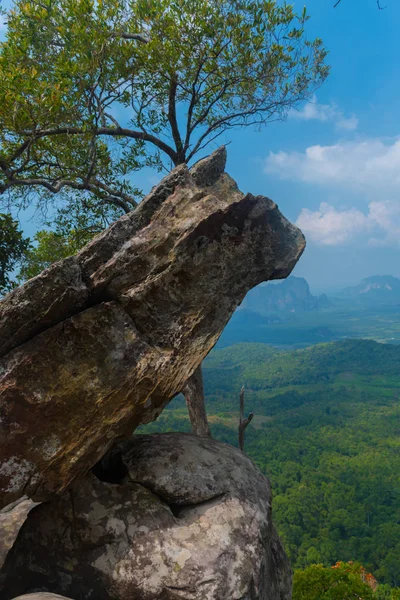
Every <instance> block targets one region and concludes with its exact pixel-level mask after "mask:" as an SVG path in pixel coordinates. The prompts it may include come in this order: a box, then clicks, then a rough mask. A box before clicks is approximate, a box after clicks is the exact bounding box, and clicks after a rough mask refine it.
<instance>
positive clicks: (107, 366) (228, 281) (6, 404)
mask: <svg viewBox="0 0 400 600" xmlns="http://www.w3.org/2000/svg"><path fill="white" fill-rule="evenodd" d="M225 159H226V153H225V150H224V149H221V150H219V151H217V152H216V153H214V154H213V155H211V157H209V158H207V159H204V160H202V161H200V162H199V163H198V164H197V165H195V167H194V168H193V169H192V171H191V172H189V170H188V169H187V167H186V166H180V167H177V168H176V169H174V171H172V172H171V173H170V174H169V175H168V176H167V178H165V179H164V180H163V181H162V182H161V183H160V185H159V186H157V187H156V188H154V189H153V190H152V192H151V193H150V194H149V196H148V197H147V198H146V199H145V200H144V201H143V202H142V203H141V204H140V206H139V208H138V209H137V210H136V211H134V212H133V213H131V214H129V215H126V216H124V217H122V218H121V219H119V221H117V222H116V223H114V224H113V225H112V226H111V227H110V228H109V229H108V230H107V231H105V232H104V233H102V234H101V235H99V236H98V237H97V238H95V239H94V240H93V241H92V242H91V243H90V244H89V245H88V246H87V247H86V248H84V249H83V250H82V251H81V252H80V253H79V254H78V255H77V256H74V257H71V258H68V259H66V260H64V261H62V262H59V263H57V264H55V265H53V266H52V267H50V268H49V269H47V270H45V271H44V272H43V273H42V274H41V275H39V276H38V277H35V278H34V279H32V280H30V281H28V282H27V283H26V284H25V285H24V286H22V287H21V288H18V289H17V290H15V291H13V292H12V293H11V294H9V295H8V296H7V297H6V298H5V299H4V300H3V301H2V302H0V340H1V342H0V343H1V350H0V354H1V353H3V357H2V358H1V359H0V508H1V507H2V506H5V505H7V504H9V503H11V502H13V501H14V500H16V499H18V498H20V497H21V496H22V495H23V494H26V495H27V496H29V497H30V498H32V499H34V500H35V501H43V500H46V499H49V498H50V497H51V496H52V495H53V494H54V493H59V492H61V491H62V490H63V489H65V488H66V487H67V486H68V485H69V484H70V483H71V482H72V481H73V480H74V479H75V478H76V477H78V476H81V475H83V474H84V473H85V472H87V470H88V469H89V468H90V467H91V466H93V465H94V464H95V463H96V462H97V461H98V460H99V459H100V458H101V456H103V455H104V453H105V452H106V451H107V450H108V448H110V447H111V445H112V444H113V443H114V441H115V440H116V439H118V438H121V437H124V436H127V435H128V434H130V433H131V432H132V431H133V430H134V429H135V427H136V426H137V425H139V424H141V423H146V422H149V421H151V420H154V419H155V418H156V417H157V415H158V414H159V413H160V412H161V411H162V409H163V408H164V407H165V405H166V404H167V403H168V401H169V400H170V399H171V398H172V397H173V396H174V395H175V394H177V393H178V392H179V391H180V390H181V389H182V387H183V385H184V383H185V381H186V380H187V379H188V378H189V377H190V376H191V375H192V373H193V372H194V371H195V370H196V369H197V367H198V366H199V365H200V364H201V362H202V360H203V359H204V357H205V356H206V355H207V354H208V352H209V351H210V350H211V348H212V347H213V346H214V344H215V343H216V341H217V340H218V338H219V336H220V334H221V332H222V330H223V329H224V327H225V325H226V323H227V321H228V320H229V318H230V316H231V315H232V313H233V312H234V310H235V309H236V307H237V306H238V305H239V304H240V302H241V301H242V300H243V298H244V296H245V294H246V292H247V291H248V290H249V289H250V288H252V287H254V286H255V285H257V284H259V283H260V282H262V281H265V280H269V279H276V278H282V277H286V276H287V275H289V273H290V272H291V270H292V269H293V267H294V265H295V264H296V262H297V260H298V258H299V257H300V255H301V253H302V251H303V249H304V246H305V241H304V237H303V235H302V234H301V232H300V231H299V230H298V229H297V228H296V227H294V226H293V225H292V224H291V223H289V222H288V221H287V220H286V219H285V218H284V217H283V216H282V214H281V213H280V212H279V210H278V208H277V206H276V204H274V203H273V202H272V200H269V199H268V198H265V197H263V196H252V195H251V194H247V195H244V194H242V193H241V192H240V191H239V190H238V188H237V186H236V184H235V182H234V181H233V180H232V179H231V178H230V177H229V175H227V174H226V173H224V166H225Z"/></svg>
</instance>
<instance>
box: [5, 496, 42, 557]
mask: <svg viewBox="0 0 400 600" xmlns="http://www.w3.org/2000/svg"><path fill="white" fill-rule="evenodd" d="M34 506H36V502H33V501H32V500H29V498H26V497H25V498H21V499H20V500H17V501H16V502H13V503H12V504H10V505H9V506H7V507H6V508H3V510H0V568H1V567H2V565H3V563H4V561H5V558H6V556H7V553H8V551H9V550H10V548H12V545H13V544H14V542H15V539H16V537H17V535H18V532H19V530H20V529H21V527H22V525H23V523H24V522H25V520H26V517H27V516H28V513H29V511H30V510H31V509H32V508H33V507H34Z"/></svg>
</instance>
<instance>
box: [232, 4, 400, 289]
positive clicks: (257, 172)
mask: <svg viewBox="0 0 400 600" xmlns="http://www.w3.org/2000/svg"><path fill="white" fill-rule="evenodd" d="M385 3H386V4H387V8H386V9H385V10H378V8H377V5H376V2H375V0H342V2H341V3H340V5H339V6H338V7H337V8H335V9H334V8H333V4H334V3H333V2H332V1H331V0H309V2H307V8H308V12H309V13H310V15H311V19H310V21H309V23H308V26H309V27H308V29H309V31H310V36H311V35H313V36H320V37H322V39H323V40H324V43H325V45H326V47H327V48H328V50H329V57H328V62H329V64H330V65H331V74H330V77H329V78H328V80H327V81H326V83H325V84H324V85H323V86H322V87H321V88H320V89H319V90H318V91H317V93H316V97H315V98H314V101H313V103H311V104H309V105H307V106H305V107H304V108H303V109H302V110H301V111H300V112H299V113H298V114H292V115H291V116H289V118H288V120H287V122H285V123H276V124H272V125H270V126H269V127H268V128H267V129H265V130H263V131H262V132H261V133H250V132H246V133H244V132H243V131H241V132H239V133H238V134H236V135H235V136H233V139H232V144H231V145H230V147H229V163H228V170H229V171H230V172H231V173H232V175H234V176H235V177H236V179H237V180H238V182H239V184H240V187H241V188H242V189H243V190H244V191H251V192H253V193H254V192H255V193H263V194H265V195H267V196H269V197H271V198H272V199H273V200H274V201H275V202H277V204H278V205H279V207H280V208H281V210H282V212H283V213H284V214H285V215H286V216H288V217H289V218H290V219H291V220H292V221H294V222H297V224H298V225H299V226H300V227H301V228H302V230H303V231H304V233H305V235H306V238H307V249H306V251H305V254H304V255H303V257H302V258H301V260H300V262H299V263H298V265H297V267H296V269H295V272H294V274H296V275H298V276H304V277H306V278H307V279H308V281H309V282H310V284H311V287H312V289H313V290H315V291H325V290H327V291H332V290H335V289H337V288H340V287H341V286H344V285H347V284H351V283H353V282H356V281H359V280H360V279H361V278H363V277H367V276H369V275H373V274H389V273H390V274H393V275H395V276H400V261H399V257H400V256H399V255H400V252H399V251H400V137H399V136H400V123H399V104H400V35H399V27H400V3H399V2H397V1H396V0H387V2H385ZM295 4H296V7H297V8H301V6H302V5H303V3H299V2H296V3H295Z"/></svg>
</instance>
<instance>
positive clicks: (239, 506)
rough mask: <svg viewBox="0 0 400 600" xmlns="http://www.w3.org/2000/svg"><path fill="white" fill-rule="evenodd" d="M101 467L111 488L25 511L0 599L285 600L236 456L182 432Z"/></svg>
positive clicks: (252, 480) (267, 508)
mask: <svg viewBox="0 0 400 600" xmlns="http://www.w3.org/2000/svg"><path fill="white" fill-rule="evenodd" d="M103 462H105V468H104V469H103V470H102V469H101V468H100V469H96V472H97V474H98V475H99V476H102V477H103V479H107V478H109V479H112V480H114V483H113V484H110V483H107V482H105V481H101V480H99V479H98V478H96V477H95V476H94V475H92V474H88V475H86V476H85V477H84V479H83V480H82V481H77V482H75V483H74V484H73V485H72V486H71V487H70V489H69V490H67V491H66V492H64V494H62V495H61V497H59V498H56V499H55V500H53V501H51V502H50V503H48V504H42V505H40V506H38V507H36V508H34V509H33V510H32V511H31V512H30V514H29V516H28V518H27V520H26V522H25V524H24V525H23V527H22V529H21V531H20V534H19V536H18V539H17V541H16V543H15V545H14V547H13V548H12V550H11V551H10V553H9V555H8V558H7V560H6V563H5V565H4V567H3V570H1V571H0V590H2V591H0V600H11V598H13V597H14V596H15V595H17V594H21V593H27V592H29V591H32V590H35V591H38V590H42V591H50V590H51V591H53V592H55V593H58V594H62V595H65V596H68V597H71V598H76V599H79V600H92V599H93V598H95V599H101V600H132V599H133V598H134V599H135V600H177V599H182V600H290V598H291V578H292V573H291V569H290V566H289V562H288V559H287V557H286V554H285V552H284V550H283V548H282V546H281V543H280V541H279V538H278V536H277V534H276V531H275V529H274V526H273V524H272V519H271V491H270V486H269V483H268V480H267V479H266V478H265V477H264V476H263V475H262V474H261V473H260V471H258V469H257V468H256V467H255V466H254V464H253V463H252V462H251V461H250V460H249V459H248V458H247V457H246V456H245V455H244V454H242V453H241V452H240V451H239V450H238V449H236V448H234V447H232V446H229V445H227V444H222V443H219V442H216V441H215V440H212V439H210V438H201V437H197V436H192V435H189V434H181V433H179V434H178V433H171V434H158V435H150V436H147V435H145V436H142V435H138V436H133V438H132V440H130V441H128V442H126V443H124V444H121V446H120V448H119V450H118V451H117V452H113V453H112V454H111V458H110V460H109V461H108V462H107V461H103ZM122 467H124V468H122ZM116 476H119V478H120V480H119V481H118V483H117V482H116V479H117V477H116Z"/></svg>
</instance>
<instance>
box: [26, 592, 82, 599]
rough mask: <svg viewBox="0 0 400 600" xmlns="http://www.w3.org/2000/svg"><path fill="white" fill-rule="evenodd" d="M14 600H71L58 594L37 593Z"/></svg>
mask: <svg viewBox="0 0 400 600" xmlns="http://www.w3.org/2000/svg"><path fill="white" fill-rule="evenodd" d="M14 600H71V598H66V597H65V596H59V595H58V594H48V593H47V592H43V593H42V592H38V593H37V594H26V595H24V596H18V598H14Z"/></svg>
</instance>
